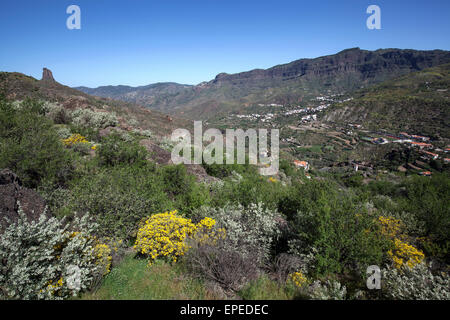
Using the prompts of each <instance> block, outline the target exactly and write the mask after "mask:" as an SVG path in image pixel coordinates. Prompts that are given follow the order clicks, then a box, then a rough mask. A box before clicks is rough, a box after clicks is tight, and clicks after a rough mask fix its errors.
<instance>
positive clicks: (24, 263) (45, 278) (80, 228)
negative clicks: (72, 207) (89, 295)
mask: <svg viewBox="0 0 450 320" xmlns="http://www.w3.org/2000/svg"><path fill="white" fill-rule="evenodd" d="M18 214H19V217H18V220H17V222H14V223H11V224H10V225H9V226H8V227H7V228H5V229H4V230H1V234H0V288H1V290H0V297H1V298H3V299H27V300H28V299H64V298H68V297H70V296H75V295H77V294H78V293H79V292H80V291H83V290H86V289H88V288H89V287H90V285H91V284H92V283H93V281H94V280H96V278H98V277H99V274H100V275H101V272H102V270H103V266H102V265H101V264H99V263H98V259H97V257H96V244H95V243H96V241H95V239H94V238H93V237H91V232H92V231H93V229H92V228H93V227H95V224H92V223H90V221H89V219H88V217H87V216H84V217H82V218H75V219H74V221H73V223H71V224H70V225H69V224H65V223H64V221H63V220H58V219H56V218H54V217H51V218H49V217H48V216H47V215H46V213H45V211H44V212H43V213H42V214H41V216H40V217H39V219H38V220H36V221H31V222H30V221H28V219H27V217H26V215H25V213H24V212H23V210H22V209H21V207H20V204H19V210H18ZM97 255H98V254H97Z"/></svg>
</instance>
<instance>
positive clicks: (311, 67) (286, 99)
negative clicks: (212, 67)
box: [75, 48, 450, 120]
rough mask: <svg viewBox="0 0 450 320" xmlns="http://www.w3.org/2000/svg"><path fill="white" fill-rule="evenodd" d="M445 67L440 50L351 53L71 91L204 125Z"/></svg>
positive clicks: (448, 59) (447, 57) (447, 55)
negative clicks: (205, 76)
mask: <svg viewBox="0 0 450 320" xmlns="http://www.w3.org/2000/svg"><path fill="white" fill-rule="evenodd" d="M445 63H450V52H449V51H444V50H430V51H419V50H409V49H380V50H376V51H368V50H362V49H360V48H351V49H347V50H344V51H341V52H339V53H337V54H334V55H329V56H323V57H318V58H315V59H300V60H296V61H293V62H290V63H287V64H281V65H277V66H274V67H272V68H269V69H255V70H251V71H247V72H241V73H236V74H227V73H220V74H218V75H217V76H216V77H215V78H214V79H213V80H211V81H207V82H202V83H200V84H198V85H195V86H190V85H183V84H177V83H157V84H151V85H147V86H141V87H129V86H103V87H98V88H87V87H77V88H75V89H77V90H80V91H83V92H85V93H88V94H91V95H96V96H100V97H108V98H113V99H118V100H122V101H126V102H133V103H137V104H139V105H142V106H145V107H148V108H150V109H153V110H158V111H161V112H165V113H169V114H175V115H178V116H181V117H185V118H190V119H196V120H199V119H203V120H205V119H209V118H212V117H215V116H218V115H221V114H222V115H223V114H228V113H230V112H232V111H234V110H237V109H239V108H243V107H246V106H249V105H251V104H255V103H269V102H270V103H280V104H290V103H291V104H292V103H300V102H302V101H303V100H304V99H308V98H311V97H314V96H317V95H320V94H334V93H348V92H351V91H354V90H357V89H361V88H365V87H368V86H371V85H373V84H377V83H380V82H383V81H386V80H390V79H394V78H396V77H399V76H403V75H405V74H408V73H410V72H413V71H420V70H423V69H426V68H430V67H433V66H436V65H440V64H445Z"/></svg>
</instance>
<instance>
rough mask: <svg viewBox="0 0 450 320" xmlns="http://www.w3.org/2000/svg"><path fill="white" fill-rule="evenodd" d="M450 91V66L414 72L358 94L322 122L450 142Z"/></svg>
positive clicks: (335, 108)
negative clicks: (403, 132) (407, 133)
mask: <svg viewBox="0 0 450 320" xmlns="http://www.w3.org/2000/svg"><path fill="white" fill-rule="evenodd" d="M449 89H450V64H445V65H442V66H437V67H433V68H430V69H426V70H423V71H420V72H413V73H410V74H408V75H405V76H402V77H400V78H397V79H395V80H390V81H386V82H383V83H381V84H379V85H375V86H373V87H370V88H367V89H364V90H361V91H359V92H358V93H357V94H356V95H355V99H354V100H352V101H347V102H345V103H341V104H337V105H335V106H333V107H332V108H330V109H329V110H328V112H327V113H326V114H325V116H324V117H323V121H325V122H334V123H340V124H345V123H357V124H362V125H363V127H365V128H367V129H371V130H380V129H386V130H391V131H394V132H399V131H407V132H411V133H416V134H423V135H427V136H431V137H435V138H439V137H442V138H446V139H448V138H450V92H449Z"/></svg>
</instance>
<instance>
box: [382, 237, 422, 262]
mask: <svg viewBox="0 0 450 320" xmlns="http://www.w3.org/2000/svg"><path fill="white" fill-rule="evenodd" d="M388 256H389V257H390V258H391V259H392V261H393V262H394V267H395V268H397V269H401V268H402V267H403V266H405V265H406V266H408V267H409V268H413V267H414V266H416V265H417V264H419V263H422V262H423V260H424V259H425V255H424V254H423V252H422V251H420V250H418V249H416V248H415V247H413V246H412V245H410V244H408V243H406V242H403V241H401V240H400V239H394V249H393V250H389V251H388Z"/></svg>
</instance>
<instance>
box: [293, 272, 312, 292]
mask: <svg viewBox="0 0 450 320" xmlns="http://www.w3.org/2000/svg"><path fill="white" fill-rule="evenodd" d="M288 279H289V280H290V281H292V282H293V283H294V284H295V286H296V287H298V288H301V287H303V286H304V285H305V284H306V283H307V282H308V279H307V278H306V277H305V275H304V274H303V273H302V272H301V271H297V272H294V273H291V274H290V275H289V278H288Z"/></svg>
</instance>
